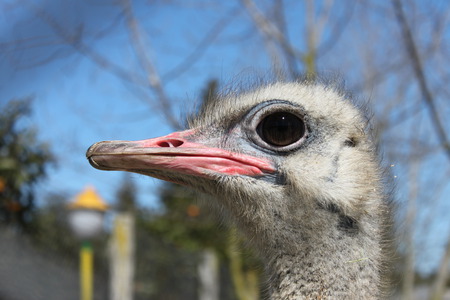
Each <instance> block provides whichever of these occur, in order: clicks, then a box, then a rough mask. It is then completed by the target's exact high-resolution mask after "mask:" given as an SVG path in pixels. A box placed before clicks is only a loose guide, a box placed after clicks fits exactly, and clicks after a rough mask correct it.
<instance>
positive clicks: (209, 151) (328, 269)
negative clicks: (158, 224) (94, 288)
mask: <svg viewBox="0 0 450 300" xmlns="http://www.w3.org/2000/svg"><path fill="white" fill-rule="evenodd" d="M347 98H349V97H348V96H347V95H346V94H345V93H343V92H341V91H340V90H339V89H337V88H334V87H330V86H327V85H323V84H320V83H311V82H307V81H305V82H300V81H299V82H291V83H271V84H267V85H265V86H262V87H258V88H255V89H253V90H251V91H245V92H240V93H234V92H230V93H228V94H226V95H223V96H222V97H221V99H218V100H217V101H213V103H212V104H210V105H206V107H204V108H203V109H202V111H201V112H200V113H199V115H198V117H196V118H195V119H194V120H192V121H191V122H190V129H188V130H185V131H180V132H174V133H171V134H169V135H166V136H163V137H158V138H153V139H148V140H141V141H104V142H99V143H96V144H94V145H92V146H91V147H90V148H89V150H88V151H87V154H86V155H87V158H88V160H89V162H90V163H91V165H92V166H93V167H95V168H97V169H100V170H122V171H130V172H135V173H140V174H144V175H148V176H152V177H155V178H159V179H162V180H166V181H170V182H174V183H178V184H182V185H185V186H189V187H193V188H194V189H197V190H199V191H201V192H205V193H209V194H212V195H214V196H215V198H217V205H218V206H220V207H221V208H222V209H223V210H225V211H226V212H227V215H229V216H230V217H231V218H233V219H234V221H235V222H236V223H237V225H238V227H239V228H240V229H241V231H242V232H243V233H244V235H245V236H246V237H248V239H249V240H250V241H251V243H252V244H253V246H254V247H255V248H256V249H257V250H258V252H259V254H260V255H261V257H262V259H263V261H264V262H266V264H267V266H266V271H267V274H268V285H269V286H268V291H269V294H270V299H274V300H275V299H380V298H383V297H384V296H383V294H382V290H383V284H382V283H383V280H382V273H383V270H384V264H383V262H384V257H385V256H386V255H385V251H386V249H387V244H386V243H385V242H384V240H386V239H385V232H386V231H387V230H386V227H387V225H388V224H389V222H388V221H389V209H388V206H387V205H386V204H385V195H384V192H383V185H382V180H381V173H382V172H381V170H380V168H379V164H378V161H377V158H376V154H375V147H374V145H373V144H372V142H371V140H370V137H369V133H368V131H369V130H368V126H367V123H368V122H367V120H366V119H365V118H364V117H363V115H362V113H361V112H360V110H358V109H357V108H356V106H354V105H352V104H351V102H350V101H349V100H348V99H347Z"/></svg>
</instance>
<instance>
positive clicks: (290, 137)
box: [257, 112, 305, 147]
mask: <svg viewBox="0 0 450 300" xmlns="http://www.w3.org/2000/svg"><path fill="white" fill-rule="evenodd" d="M257 132H258V135H259V136H260V137H261V138H262V139H263V140H264V141H265V142H266V143H268V144H269V145H272V146H277V147H283V146H287V145H290V144H292V143H295V142H296V141H298V140H299V139H301V138H302V137H303V135H304V134H305V124H304V123H303V121H302V120H301V119H300V118H299V117H297V116H296V115H293V114H291V113H286V112H276V113H273V114H271V115H268V116H267V117H265V118H264V119H263V120H262V121H261V123H259V125H258V128H257Z"/></svg>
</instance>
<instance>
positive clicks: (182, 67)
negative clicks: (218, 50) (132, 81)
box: [162, 6, 241, 83]
mask: <svg viewBox="0 0 450 300" xmlns="http://www.w3.org/2000/svg"><path fill="white" fill-rule="evenodd" d="M240 11H241V7H239V6H236V7H233V8H231V9H230V10H229V11H228V12H227V13H226V14H225V16H224V17H223V18H221V19H220V20H219V21H218V22H217V23H216V24H215V25H214V26H213V27H212V28H211V30H209V32H208V33H207V34H206V35H205V36H204V37H203V39H202V40H201V41H200V42H199V43H198V44H197V46H196V47H195V48H194V50H193V51H192V52H191V54H189V55H188V56H186V57H185V58H184V59H183V61H182V62H181V63H179V64H178V65H177V66H175V67H174V68H173V69H172V70H169V71H168V72H166V73H165V74H163V76H162V78H163V80H164V82H166V83H167V82H169V81H170V80H171V79H173V78H174V77H175V76H179V75H180V74H182V73H184V72H186V71H187V70H188V69H189V68H190V67H191V66H192V65H193V64H194V63H195V62H196V61H198V60H199V59H200V58H201V56H202V55H203V53H204V52H205V51H206V50H207V49H208V47H209V46H210V45H212V43H213V41H214V39H215V38H217V37H218V36H219V34H220V33H221V32H222V31H223V30H224V29H225V28H226V27H227V26H228V25H229V24H230V23H231V21H233V19H234V18H235V17H237V16H238V15H239V12H240Z"/></svg>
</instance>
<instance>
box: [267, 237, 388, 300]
mask: <svg viewBox="0 0 450 300" xmlns="http://www.w3.org/2000/svg"><path fill="white" fill-rule="evenodd" d="M353 238H355V239H357V241H356V242H349V239H345V238H343V239H341V240H335V241H334V243H331V244H330V243H329V241H326V240H325V241H322V242H321V241H320V240H316V241H313V242H312V243H309V244H306V245H303V246H301V247H300V248H301V249H299V250H298V252H297V253H292V252H291V253H286V252H285V253H283V252H280V251H279V252H278V254H276V255H274V257H273V258H272V264H271V265H270V266H269V269H268V272H269V275H270V276H271V297H270V299H272V300H281V299H284V300H290V299H378V298H379V286H380V280H379V277H380V263H379V261H380V255H381V253H380V252H381V250H380V246H379V243H378V239H370V238H368V237H367V236H366V237H361V238H362V239H363V240H361V239H359V237H353ZM372 238H373V237H372ZM358 239H359V240H358ZM368 241H370V243H368ZM364 243H366V245H365V246H364V247H363V246H361V247H360V246H358V245H364Z"/></svg>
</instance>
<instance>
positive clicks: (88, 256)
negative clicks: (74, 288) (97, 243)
mask: <svg viewBox="0 0 450 300" xmlns="http://www.w3.org/2000/svg"><path fill="white" fill-rule="evenodd" d="M92 265H93V255H92V246H91V244H90V243H89V242H83V244H82V245H81V249H80V285H81V294H80V299H81V300H92V290H93V289H92V287H93V276H92V273H93V272H92V269H93V266H92Z"/></svg>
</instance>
